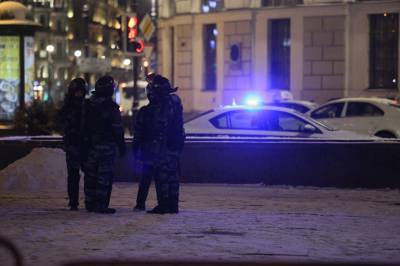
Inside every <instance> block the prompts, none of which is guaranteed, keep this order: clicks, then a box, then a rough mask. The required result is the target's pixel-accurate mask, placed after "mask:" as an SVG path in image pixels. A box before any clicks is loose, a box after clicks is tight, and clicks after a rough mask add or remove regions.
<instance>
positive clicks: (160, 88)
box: [146, 74, 178, 96]
mask: <svg viewBox="0 0 400 266" xmlns="http://www.w3.org/2000/svg"><path fill="white" fill-rule="evenodd" d="M146 79H147V81H148V82H149V84H148V85H147V87H146V90H147V93H148V94H153V95H157V96H162V95H168V94H170V93H172V92H175V91H177V89H178V88H173V87H172V86H171V83H169V80H168V79H167V78H165V77H163V76H161V75H157V74H150V75H148V76H147V78H146Z"/></svg>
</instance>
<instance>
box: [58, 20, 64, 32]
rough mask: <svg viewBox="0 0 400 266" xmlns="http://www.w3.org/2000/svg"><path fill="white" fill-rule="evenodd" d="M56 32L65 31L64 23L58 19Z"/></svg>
mask: <svg viewBox="0 0 400 266" xmlns="http://www.w3.org/2000/svg"><path fill="white" fill-rule="evenodd" d="M56 31H58V32H62V31H64V29H63V23H62V21H61V20H60V19H57V21H56Z"/></svg>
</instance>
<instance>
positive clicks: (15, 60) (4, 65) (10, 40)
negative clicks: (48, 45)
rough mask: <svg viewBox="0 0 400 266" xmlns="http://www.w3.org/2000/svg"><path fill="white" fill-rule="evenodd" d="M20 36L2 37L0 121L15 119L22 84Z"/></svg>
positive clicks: (0, 54) (0, 37)
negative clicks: (20, 84)
mask: <svg viewBox="0 0 400 266" xmlns="http://www.w3.org/2000/svg"><path fill="white" fill-rule="evenodd" d="M19 40H20V37H19V36H0V120H10V119H12V118H13V116H14V113H15V110H16V108H17V106H18V94H19V83H20V56H19V51H20V47H19Z"/></svg>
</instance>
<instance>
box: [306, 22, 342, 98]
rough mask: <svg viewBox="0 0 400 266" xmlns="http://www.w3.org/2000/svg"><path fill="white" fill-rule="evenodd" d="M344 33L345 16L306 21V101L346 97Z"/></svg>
mask: <svg viewBox="0 0 400 266" xmlns="http://www.w3.org/2000/svg"><path fill="white" fill-rule="evenodd" d="M344 30H345V17H344V16H327V17H305V18H304V44H303V45H304V50H303V91H302V98H303V99H305V100H314V101H316V102H323V101H326V100H328V99H331V98H337V97H343V89H344V73H345V63H344V60H345V44H344Z"/></svg>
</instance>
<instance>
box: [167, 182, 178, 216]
mask: <svg viewBox="0 0 400 266" xmlns="http://www.w3.org/2000/svg"><path fill="white" fill-rule="evenodd" d="M178 205H179V182H178V181H173V182H170V184H169V206H168V209H169V213H178V212H179V207H178Z"/></svg>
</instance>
